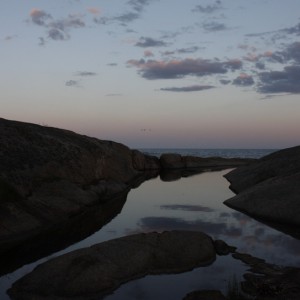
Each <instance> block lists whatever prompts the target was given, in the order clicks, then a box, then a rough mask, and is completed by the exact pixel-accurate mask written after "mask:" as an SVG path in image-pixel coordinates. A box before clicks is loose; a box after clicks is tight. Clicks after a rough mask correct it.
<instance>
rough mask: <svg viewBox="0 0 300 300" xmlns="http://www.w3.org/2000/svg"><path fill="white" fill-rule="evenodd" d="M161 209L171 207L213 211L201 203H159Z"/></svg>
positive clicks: (172, 208)
mask: <svg viewBox="0 0 300 300" xmlns="http://www.w3.org/2000/svg"><path fill="white" fill-rule="evenodd" d="M160 208H161V209H171V210H184V211H204V212H212V211H214V210H213V209H212V208H210V207H206V206H202V205H188V204H170V205H161V206H160Z"/></svg>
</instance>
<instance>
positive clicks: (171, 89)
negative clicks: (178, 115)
mask: <svg viewBox="0 0 300 300" xmlns="http://www.w3.org/2000/svg"><path fill="white" fill-rule="evenodd" d="M212 88H214V86H212V85H191V86H184V87H169V88H161V89H160V90H161V91H167V92H200V91H204V90H209V89H212Z"/></svg>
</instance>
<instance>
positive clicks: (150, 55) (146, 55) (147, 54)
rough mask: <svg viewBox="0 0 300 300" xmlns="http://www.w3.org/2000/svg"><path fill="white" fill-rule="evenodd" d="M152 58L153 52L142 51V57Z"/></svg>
mask: <svg viewBox="0 0 300 300" xmlns="http://www.w3.org/2000/svg"><path fill="white" fill-rule="evenodd" d="M152 56H154V54H153V52H152V51H150V50H145V51H144V57H152Z"/></svg>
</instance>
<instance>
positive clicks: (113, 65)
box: [107, 63, 118, 67]
mask: <svg viewBox="0 0 300 300" xmlns="http://www.w3.org/2000/svg"><path fill="white" fill-rule="evenodd" d="M107 65H108V66H110V67H116V66H117V65H118V64H117V63H108V64H107Z"/></svg>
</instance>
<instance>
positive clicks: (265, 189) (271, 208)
mask: <svg viewBox="0 0 300 300" xmlns="http://www.w3.org/2000/svg"><path fill="white" fill-rule="evenodd" d="M225 177H226V179H227V180H229V182H230V183H231V185H230V187H231V189H232V190H233V191H235V192H237V193H238V195H237V196H235V197H233V198H230V199H228V200H226V201H225V202H224V203H225V204H226V205H228V206H229V207H232V208H234V209H237V210H239V211H242V212H245V213H247V214H249V215H250V216H252V217H255V218H258V219H261V220H263V221H265V222H274V223H279V224H286V225H292V226H295V225H296V226H300V219H299V215H300V198H299V195H300V185H299V182H300V147H299V146H298V147H293V148H290V149H285V150H281V151H278V152H275V153H273V154H270V155H268V156H265V157H263V158H261V159H260V160H258V161H257V162H256V163H253V164H251V165H249V166H244V167H240V168H237V169H235V170H233V171H231V172H230V173H228V174H226V175H225Z"/></svg>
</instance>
